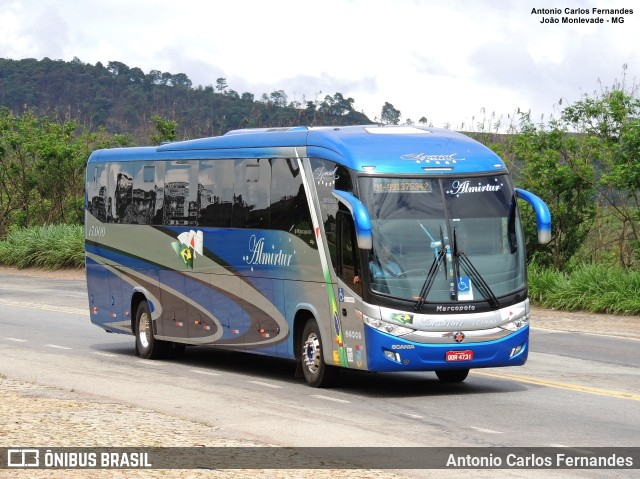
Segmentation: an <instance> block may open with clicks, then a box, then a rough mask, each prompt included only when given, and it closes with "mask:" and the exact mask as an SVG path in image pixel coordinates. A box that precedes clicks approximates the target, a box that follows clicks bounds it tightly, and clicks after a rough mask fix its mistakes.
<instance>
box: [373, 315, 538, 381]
mask: <svg viewBox="0 0 640 479" xmlns="http://www.w3.org/2000/svg"><path fill="white" fill-rule="evenodd" d="M365 337H366V345H367V367H368V369H369V371H380V372H383V371H437V370H447V369H448V370H453V369H472V368H494V367H502V366H521V365H523V364H524V363H525V362H526V361H527V356H528V353H529V326H528V325H527V326H525V327H523V328H522V329H520V330H518V331H516V332H514V333H513V334H510V335H508V336H505V337H503V338H500V339H495V340H491V341H486V342H476V343H466V344H465V343H464V341H462V342H460V343H455V342H451V343H450V344H424V343H417V342H413V341H407V340H403V339H402V337H398V336H391V335H389V334H386V333H384V332H382V331H379V330H376V329H374V328H372V327H370V326H368V325H365ZM447 358H449V360H447ZM469 358H472V359H469Z"/></svg>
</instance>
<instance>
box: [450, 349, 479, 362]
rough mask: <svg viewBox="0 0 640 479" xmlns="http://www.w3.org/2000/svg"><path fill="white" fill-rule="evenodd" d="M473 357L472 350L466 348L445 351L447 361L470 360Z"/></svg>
mask: <svg viewBox="0 0 640 479" xmlns="http://www.w3.org/2000/svg"><path fill="white" fill-rule="evenodd" d="M472 359H473V351H472V350H470V349H468V350H466V351H447V355H446V360H447V361H449V362H454V361H471V360H472Z"/></svg>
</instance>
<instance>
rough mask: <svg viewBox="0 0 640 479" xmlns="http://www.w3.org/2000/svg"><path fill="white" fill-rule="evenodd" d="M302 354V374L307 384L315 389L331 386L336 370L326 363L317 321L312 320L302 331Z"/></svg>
mask: <svg viewBox="0 0 640 479" xmlns="http://www.w3.org/2000/svg"><path fill="white" fill-rule="evenodd" d="M300 353H301V354H300V355H301V358H300V359H301V361H302V373H303V374H304V378H305V379H306V381H307V384H308V385H309V386H311V387H314V388H322V387H327V386H330V385H331V383H332V382H333V379H334V376H335V369H334V368H332V367H331V366H328V365H327V364H326V363H325V361H324V354H323V352H322V339H320V328H318V323H316V320H315V319H310V320H309V321H308V322H307V324H305V326H304V329H303V330H302V343H301V348H300Z"/></svg>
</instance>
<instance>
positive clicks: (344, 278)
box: [334, 211, 364, 368]
mask: <svg viewBox="0 0 640 479" xmlns="http://www.w3.org/2000/svg"><path fill="white" fill-rule="evenodd" d="M336 233H337V235H336V236H337V245H336V253H337V254H336V260H337V266H336V273H337V276H338V291H337V295H336V298H337V300H338V315H339V318H340V324H341V340H342V346H340V344H338V345H337V346H338V347H339V349H341V350H342V351H340V354H344V355H345V356H346V360H347V363H348V366H349V367H355V368H359V367H363V366H364V359H363V356H364V326H363V323H362V320H360V319H359V318H358V317H357V316H356V305H357V304H358V303H360V302H361V301H362V277H361V275H362V274H363V270H362V268H361V265H360V260H359V255H358V246H357V243H356V235H355V227H354V224H353V218H352V217H351V214H350V213H348V212H347V211H338V214H337V216H336ZM336 328H337V326H336ZM334 347H335V346H334ZM334 355H335V353H334Z"/></svg>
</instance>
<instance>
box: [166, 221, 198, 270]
mask: <svg viewBox="0 0 640 479" xmlns="http://www.w3.org/2000/svg"><path fill="white" fill-rule="evenodd" d="M203 242H204V235H203V233H202V231H200V230H198V231H193V230H191V231H185V232H184V233H180V234H179V235H178V241H174V242H173V243H171V246H172V247H173V250H174V251H175V252H176V254H177V255H178V258H180V259H181V260H182V262H183V263H184V265H185V266H186V267H187V268H191V269H193V259H194V258H195V257H196V253H198V254H199V255H200V256H203V253H202V244H203Z"/></svg>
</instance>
